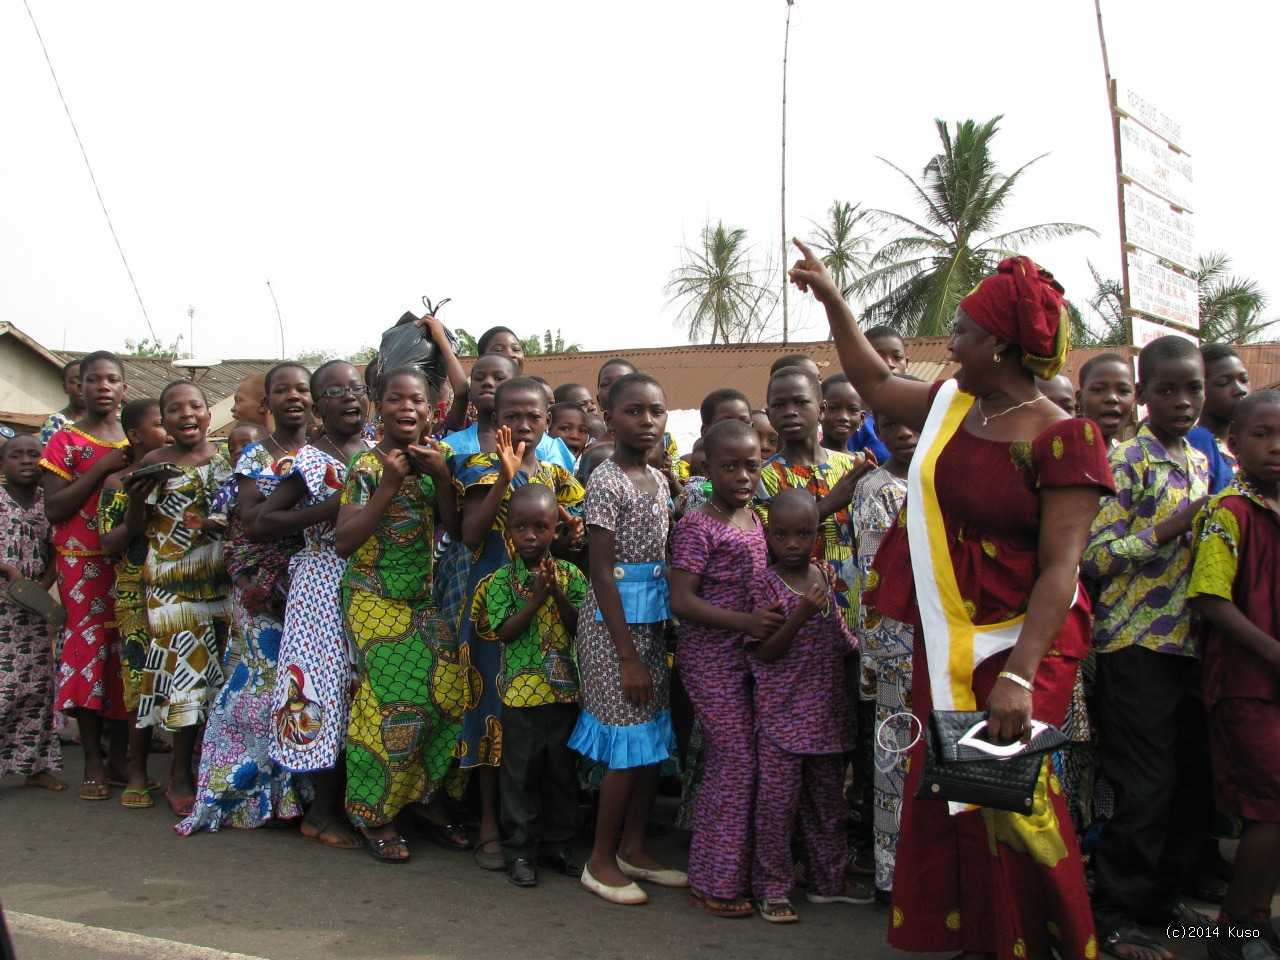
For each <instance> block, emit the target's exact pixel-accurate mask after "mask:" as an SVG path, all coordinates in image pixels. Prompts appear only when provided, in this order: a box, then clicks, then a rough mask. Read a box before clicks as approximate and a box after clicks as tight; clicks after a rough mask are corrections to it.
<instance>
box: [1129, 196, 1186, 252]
mask: <svg viewBox="0 0 1280 960" xmlns="http://www.w3.org/2000/svg"><path fill="white" fill-rule="evenodd" d="M1124 238H1125V242H1126V243H1131V244H1133V245H1134V246H1135V247H1141V248H1142V249H1143V250H1146V251H1147V252H1148V253H1154V254H1155V255H1156V256H1157V257H1163V258H1164V259H1165V260H1171V261H1173V262H1174V263H1176V264H1177V265H1178V266H1180V267H1184V268H1186V269H1187V270H1193V269H1195V267H1196V228H1195V225H1194V224H1193V223H1192V221H1191V214H1189V213H1178V212H1177V211H1176V210H1174V209H1173V207H1171V206H1169V204H1168V202H1166V201H1164V200H1161V199H1160V198H1159V197H1157V196H1155V195H1154V194H1151V193H1147V191H1145V190H1143V189H1142V188H1141V187H1135V186H1133V185H1132V184H1128V183H1126V184H1125V185H1124Z"/></svg>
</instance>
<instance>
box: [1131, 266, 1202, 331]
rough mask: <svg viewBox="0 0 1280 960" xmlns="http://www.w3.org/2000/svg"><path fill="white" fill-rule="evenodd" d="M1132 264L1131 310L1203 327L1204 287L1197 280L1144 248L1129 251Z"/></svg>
mask: <svg viewBox="0 0 1280 960" xmlns="http://www.w3.org/2000/svg"><path fill="white" fill-rule="evenodd" d="M1128 263H1129V306H1130V308H1131V309H1134V310H1140V311H1141V312H1142V313H1149V314H1151V315H1152V316H1153V317H1159V318H1161V319H1162V320H1168V321H1170V322H1171V323H1176V324H1180V325H1181V326H1184V327H1188V328H1190V329H1192V330H1199V329H1200V290H1199V287H1198V286H1197V285H1196V282H1195V281H1194V280H1192V279H1191V278H1190V277H1186V276H1183V275H1182V274H1180V273H1178V272H1177V271H1176V270H1170V269H1169V268H1168V267H1166V266H1163V265H1162V264H1161V263H1160V261H1159V260H1157V259H1156V258H1155V257H1153V256H1150V255H1148V254H1145V253H1142V252H1140V251H1136V250H1135V251H1133V252H1131V253H1129V255H1128Z"/></svg>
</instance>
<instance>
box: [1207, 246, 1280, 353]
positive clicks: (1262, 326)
mask: <svg viewBox="0 0 1280 960" xmlns="http://www.w3.org/2000/svg"><path fill="white" fill-rule="evenodd" d="M1191 275H1192V277H1194V278H1195V281H1196V283H1197V284H1198V285H1199V287H1200V337H1201V339H1202V340H1204V341H1205V342H1206V343H1248V342H1249V341H1250V340H1257V339H1259V338H1260V337H1261V336H1262V335H1263V333H1265V332H1266V331H1267V330H1269V329H1270V328H1271V327H1273V326H1274V325H1275V324H1276V323H1280V320H1264V319H1263V318H1262V311H1263V309H1264V308H1265V307H1266V305H1267V295H1266V294H1265V293H1263V292H1262V288H1261V287H1259V286H1258V281H1256V280H1251V279H1249V278H1248V277H1237V276H1235V275H1233V274H1232V273H1231V258H1230V257H1228V256H1227V255H1226V254H1225V253H1219V252H1212V253H1207V254H1205V253H1202V254H1200V257H1199V263H1198V264H1197V269H1196V270H1194V271H1192V274H1191Z"/></svg>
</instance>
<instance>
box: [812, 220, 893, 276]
mask: <svg viewBox="0 0 1280 960" xmlns="http://www.w3.org/2000/svg"><path fill="white" fill-rule="evenodd" d="M872 218H873V214H872V212H871V211H870V210H863V209H862V205H861V204H857V203H848V202H847V201H846V202H845V203H841V202H840V201H839V200H833V201H832V203H831V207H830V208H829V209H828V210H827V219H826V220H824V221H823V222H822V223H818V222H817V221H815V220H810V221H809V222H810V223H812V224H813V227H814V232H813V233H812V234H810V238H811V240H810V245H811V246H812V247H813V249H814V250H816V251H818V252H819V253H820V254H821V255H822V256H821V259H822V262H823V263H825V264H826V265H827V269H828V270H829V271H831V278H832V279H833V280H835V282H836V285H837V286H839V287H840V290H841V292H842V293H843V294H844V295H845V296H846V297H848V296H849V294H850V293H852V292H853V282H854V280H856V279H858V278H859V277H861V276H862V275H863V274H865V273H866V272H867V271H868V270H870V269H871V261H872V259H873V257H874V256H875V254H874V253H873V252H872V247H873V245H874V243H875V240H876V237H877V236H878V235H879V234H880V230H879V228H878V227H875V226H873V224H872Z"/></svg>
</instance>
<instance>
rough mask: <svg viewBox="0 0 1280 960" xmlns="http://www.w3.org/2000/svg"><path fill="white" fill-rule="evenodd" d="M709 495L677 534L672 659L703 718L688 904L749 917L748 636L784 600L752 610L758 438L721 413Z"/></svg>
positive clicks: (711, 438)
mask: <svg viewBox="0 0 1280 960" xmlns="http://www.w3.org/2000/svg"><path fill="white" fill-rule="evenodd" d="M702 449H703V454H704V455H705V456H706V460H707V473H708V476H709V478H710V480H711V496H710V497H709V498H708V500H707V502H706V503H704V504H703V505H702V506H700V507H698V508H697V509H696V510H693V511H691V512H689V513H687V514H685V516H684V518H683V519H682V520H681V521H680V522H679V523H678V524H676V528H675V532H674V534H673V535H672V539H671V572H670V574H669V575H668V580H669V582H670V587H671V611H672V613H674V614H675V615H676V616H678V617H679V618H680V621H681V622H680V642H679V646H678V647H677V649H676V665H677V667H678V668H679V670H680V676H681V679H682V680H683V682H684V687H685V690H686V692H687V693H688V694H689V699H690V700H692V701H693V707H694V710H695V711H696V712H697V715H698V719H699V720H700V721H701V722H702V727H703V736H704V742H705V746H706V753H707V769H706V773H705V775H704V777H703V781H702V785H701V787H700V788H699V792H698V820H697V824H696V825H695V827H694V831H693V843H692V846H691V847H690V850H689V902H690V903H691V904H692V905H693V906H695V907H699V908H701V909H703V910H706V911H708V912H709V913H712V914H714V915H716V916H718V917H747V916H750V915H751V904H750V902H749V901H748V900H747V898H746V894H747V892H748V888H749V877H750V871H751V856H752V841H751V832H752V828H751V824H752V816H753V812H754V804H755V777H756V749H755V717H754V713H753V710H752V704H751V686H750V678H751V672H750V667H749V666H748V663H747V654H746V649H745V646H744V644H745V641H746V638H747V637H748V636H750V637H753V638H755V639H756V640H765V639H768V637H769V636H770V635H771V634H772V633H773V632H774V631H775V630H777V629H778V627H780V626H781V625H782V621H783V617H782V614H780V613H779V612H778V610H779V609H780V607H781V602H780V601H779V602H775V603H771V604H769V605H767V606H764V607H761V608H759V609H753V600H754V597H753V591H754V589H755V585H756V584H757V583H758V582H759V581H760V580H761V579H762V578H763V577H764V576H765V574H766V573H767V572H768V571H767V567H768V557H767V554H766V551H765V541H764V531H763V529H762V528H761V526H760V520H759V518H758V517H757V516H756V515H755V513H754V512H752V510H751V498H752V496H753V494H754V493H755V490H756V486H757V485H758V484H759V482H760V438H759V437H758V436H756V432H755V430H754V429H753V428H752V426H751V425H750V424H747V423H743V422H742V421H741V420H724V421H721V422H720V423H717V424H715V425H714V426H712V427H711V428H710V429H709V430H708V431H707V433H706V435H705V437H704V438H703V447H702Z"/></svg>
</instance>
